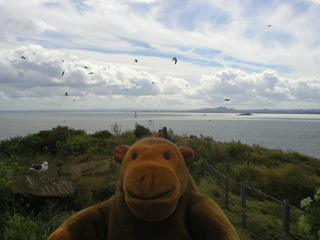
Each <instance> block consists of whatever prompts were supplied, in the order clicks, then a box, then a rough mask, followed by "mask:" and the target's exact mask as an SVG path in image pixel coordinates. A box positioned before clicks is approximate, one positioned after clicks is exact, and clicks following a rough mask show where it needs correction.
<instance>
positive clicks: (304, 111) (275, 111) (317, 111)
mask: <svg viewBox="0 0 320 240" xmlns="http://www.w3.org/2000/svg"><path fill="white" fill-rule="evenodd" d="M0 112H161V113H165V112H170V113H175V112H176V113H183V112H185V113H240V114H241V113H270V114H320V109H234V108H226V107H217V108H202V109H165V110H164V109H133V108H132V109H131V108H119V109H66V110H61V109H55V110H0Z"/></svg>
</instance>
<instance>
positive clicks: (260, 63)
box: [0, 0, 320, 108]
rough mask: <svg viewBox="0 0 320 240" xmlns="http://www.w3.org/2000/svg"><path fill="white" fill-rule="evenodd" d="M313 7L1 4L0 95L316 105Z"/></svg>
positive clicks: (149, 1)
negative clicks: (227, 100)
mask: <svg viewBox="0 0 320 240" xmlns="http://www.w3.org/2000/svg"><path fill="white" fill-rule="evenodd" d="M318 12H319V5H318V1H316V0H314V1H310V0H308V1H307V0H305V1H302V0H296V1H285V2H281V3H280V2H279V1H274V0H272V1H246V2H243V1H240V0H233V1H228V2H227V3H226V2H225V1H223V0H217V1H191V0H187V1H185V2H184V4H181V3H180V2H179V1H160V0H132V1H129V0H125V1H115V0H114V1H113V0H112V1H102V0H86V1H70V0H63V1H58V0H52V1H49V2H48V1H44V0H31V1H28V2H26V1H21V0H12V1H0V25H1V27H0V70H1V72H0V84H1V92H0V93H1V94H0V98H2V99H5V102H6V101H9V100H12V99H14V98H15V99H16V100H17V101H19V99H25V98H35V99H36V98H38V97H39V98H46V97H47V98H46V99H45V101H44V103H43V104H49V105H50V103H58V102H59V101H60V100H59V98H57V99H56V97H57V96H61V95H63V94H64V93H65V92H66V91H68V92H69V93H70V94H71V95H73V96H74V97H76V98H77V99H79V101H80V99H82V100H81V101H83V103H84V101H89V100H92V101H93V102H94V103H95V104H97V105H99V104H98V103H100V104H105V103H104V102H103V100H106V99H108V101H115V102H117V101H118V102H121V101H123V103H121V104H122V105H125V103H124V102H125V101H128V102H130V104H134V102H135V103H136V104H142V105H143V106H144V105H145V103H149V104H147V105H146V106H151V105H152V104H153V105H155V106H160V105H161V106H163V107H165V106H166V104H173V105H175V104H177V105H178V104H180V105H181V107H184V108H185V107H189V106H199V107H202V106H203V105H205V107H208V106H217V105H220V104H221V103H222V104H225V103H223V102H221V99H223V98H225V97H230V98H232V102H230V103H229V106H231V105H232V104H236V106H238V107H240V106H241V107H246V106H268V107H284V106H296V105H297V103H298V102H299V104H300V105H301V106H302V105H304V106H306V107H309V106H313V107H319V104H317V103H316V102H315V101H316V100H317V99H318V97H317V94H318V93H319V86H318V83H319V77H317V76H318V74H319V70H318V69H319V64H320V57H319V56H320V55H319V53H320V38H319V36H320V35H319V29H320V22H319V21H318V19H319V17H318ZM269 24H270V25H271V27H266V26H267V25H269ZM21 56H25V57H26V59H25V60H23V59H21ZM174 56H175V57H177V58H178V63H177V65H175V64H173V62H171V59H172V57H174ZM135 58H138V59H139V63H138V64H135V63H134V62H133V60H134V59H135ZM62 60H65V61H64V62H63V61H62ZM84 66H87V67H88V69H85V68H84ZM63 71H64V72H65V74H64V76H61V75H62V72H63ZM89 72H93V73H94V74H88V73H89ZM308 93H309V94H308ZM85 99H86V100H85ZM30 104H31V103H30ZM89 105H90V104H89V103H88V106H89ZM43 106H44V108H45V107H46V105H43ZM0 107H1V106H0ZM30 107H32V106H30Z"/></svg>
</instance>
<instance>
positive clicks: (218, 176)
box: [217, 172, 220, 186]
mask: <svg viewBox="0 0 320 240" xmlns="http://www.w3.org/2000/svg"><path fill="white" fill-rule="evenodd" d="M217 183H218V186H220V172H217Z"/></svg>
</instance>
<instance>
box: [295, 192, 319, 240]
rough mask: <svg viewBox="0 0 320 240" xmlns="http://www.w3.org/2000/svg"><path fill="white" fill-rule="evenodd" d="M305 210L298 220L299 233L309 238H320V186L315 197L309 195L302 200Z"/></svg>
mask: <svg viewBox="0 0 320 240" xmlns="http://www.w3.org/2000/svg"><path fill="white" fill-rule="evenodd" d="M300 207H301V208H303V209H304V210H305V213H303V214H301V216H300V218H299V220H298V228H299V233H300V234H301V235H302V236H304V237H305V239H309V240H320V187H317V188H316V189H315V194H314V196H313V198H311V197H307V198H305V199H303V200H302V201H301V202H300Z"/></svg>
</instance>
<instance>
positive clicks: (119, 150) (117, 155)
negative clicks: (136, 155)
mask: <svg viewBox="0 0 320 240" xmlns="http://www.w3.org/2000/svg"><path fill="white" fill-rule="evenodd" d="M129 148H130V146H128V145H120V146H118V147H116V148H115V149H114V150H113V157H114V160H116V161H117V162H118V163H121V162H122V160H123V157H124V155H125V154H126V152H127V151H128V149H129Z"/></svg>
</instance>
